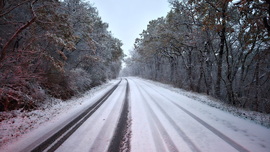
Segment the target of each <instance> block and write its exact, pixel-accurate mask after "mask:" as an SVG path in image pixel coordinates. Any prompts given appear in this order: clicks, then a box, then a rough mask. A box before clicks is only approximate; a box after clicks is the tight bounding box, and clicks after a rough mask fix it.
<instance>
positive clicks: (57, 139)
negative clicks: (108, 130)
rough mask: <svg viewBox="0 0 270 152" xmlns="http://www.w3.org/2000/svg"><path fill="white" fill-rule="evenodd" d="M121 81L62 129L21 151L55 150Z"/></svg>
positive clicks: (39, 151)
mask: <svg viewBox="0 0 270 152" xmlns="http://www.w3.org/2000/svg"><path fill="white" fill-rule="evenodd" d="M121 81H122V79H121V80H120V81H119V82H118V83H117V84H116V85H115V86H114V87H113V88H112V89H110V90H109V91H108V92H107V93H106V94H105V95H104V96H103V97H101V98H100V99H99V100H98V101H97V102H96V103H94V104H93V105H91V106H90V107H89V108H88V109H86V110H85V111H84V112H83V113H81V114H80V115H79V116H77V117H76V118H74V119H73V120H72V121H71V122H69V123H68V124H67V125H66V126H63V128H62V129H60V130H59V131H57V132H56V133H54V134H53V135H51V136H50V137H49V138H47V139H46V140H45V141H43V142H42V143H40V144H39V145H37V146H36V147H35V148H34V149H33V148H32V146H33V145H30V146H31V147H27V148H26V149H24V150H22V151H31V152H41V151H44V150H46V149H47V151H49V152H52V151H55V150H56V149H57V148H58V147H59V146H60V145H61V144H62V143H63V142H64V141H66V139H67V138H68V137H70V136H71V135H72V134H73V133H74V132H75V131H76V130H77V129H78V128H79V127H80V126H81V125H82V124H83V123H84V122H85V121H86V120H87V119H88V118H89V117H90V116H91V115H92V114H93V113H94V112H95V111H96V110H97V109H98V108H99V107H100V106H101V105H102V104H103V103H104V102H105V101H106V100H107V99H108V98H109V96H110V95H111V94H112V93H113V92H114V90H115V89H116V88H117V87H118V85H119V84H120V83H121ZM30 149H31V150H30Z"/></svg>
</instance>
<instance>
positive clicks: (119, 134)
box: [108, 79, 131, 152]
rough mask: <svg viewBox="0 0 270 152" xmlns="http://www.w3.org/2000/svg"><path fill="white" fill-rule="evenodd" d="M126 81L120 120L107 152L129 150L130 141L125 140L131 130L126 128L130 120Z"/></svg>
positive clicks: (128, 91)
mask: <svg viewBox="0 0 270 152" xmlns="http://www.w3.org/2000/svg"><path fill="white" fill-rule="evenodd" d="M126 81H127V86H126V91H125V101H124V104H123V107H122V111H121V114H120V118H119V120H118V123H117V127H116V129H115V132H114V135H113V138H112V140H111V143H110V145H109V148H108V151H110V152H113V151H118V152H120V151H129V150H130V140H129V139H125V138H129V136H130V134H131V130H130V128H129V127H128V125H129V123H130V121H131V118H130V115H129V113H130V110H129V109H130V103H129V102H130V101H129V94H130V88H129V83H128V80H127V79H126Z"/></svg>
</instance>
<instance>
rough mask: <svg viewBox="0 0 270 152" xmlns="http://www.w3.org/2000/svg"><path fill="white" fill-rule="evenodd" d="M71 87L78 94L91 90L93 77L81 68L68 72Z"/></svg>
mask: <svg viewBox="0 0 270 152" xmlns="http://www.w3.org/2000/svg"><path fill="white" fill-rule="evenodd" d="M68 80H69V82H68V83H69V85H70V87H71V88H72V90H74V91H75V92H77V93H80V92H84V91H86V90H89V89H90V88H91V83H92V80H91V76H90V75H89V73H87V72H86V71H85V70H83V69H81V68H77V69H73V70H71V71H69V72H68Z"/></svg>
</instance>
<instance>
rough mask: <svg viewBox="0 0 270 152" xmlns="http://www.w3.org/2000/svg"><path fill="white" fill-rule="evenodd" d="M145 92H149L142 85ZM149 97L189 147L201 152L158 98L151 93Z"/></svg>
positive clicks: (195, 151) (194, 151)
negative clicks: (159, 102) (160, 103)
mask: <svg viewBox="0 0 270 152" xmlns="http://www.w3.org/2000/svg"><path fill="white" fill-rule="evenodd" d="M141 88H142V89H143V90H144V91H145V92H147V91H146V90H145V89H144V88H143V87H141ZM147 95H148V96H149V98H151V99H152V101H154V102H153V103H154V104H155V105H156V106H157V107H158V109H159V110H160V111H161V112H162V113H163V114H164V116H165V117H166V118H167V120H168V121H169V122H170V124H171V125H172V126H173V127H174V129H175V130H176V131H177V133H178V135H179V136H180V137H181V138H182V139H183V140H184V141H185V142H186V143H187V144H188V146H189V148H190V149H191V150H192V151H193V152H201V151H200V149H199V148H198V147H197V146H196V145H195V144H194V143H193V142H192V141H191V139H190V138H189V137H188V136H187V135H186V134H185V132H184V131H183V130H182V129H181V128H180V127H179V126H178V125H177V124H176V122H175V121H174V120H173V119H172V118H171V117H170V116H169V115H168V113H167V112H166V111H165V110H164V109H163V108H162V107H161V106H160V105H159V104H158V103H157V101H156V99H154V98H153V97H152V96H151V95H149V94H148V93H147Z"/></svg>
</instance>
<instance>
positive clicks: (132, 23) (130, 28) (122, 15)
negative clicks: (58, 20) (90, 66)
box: [88, 0, 170, 54]
mask: <svg viewBox="0 0 270 152" xmlns="http://www.w3.org/2000/svg"><path fill="white" fill-rule="evenodd" d="M88 1H89V2H90V3H91V4H94V7H97V9H98V12H99V15H100V16H101V18H102V20H103V21H104V22H106V23H108V24H109V30H110V31H111V32H112V33H113V35H114V37H116V38H118V39H120V40H121V41H122V42H123V44H124V45H123V46H122V49H123V50H124V52H125V54H128V53H129V50H130V49H132V48H133V44H134V42H135V39H136V38H138V37H139V34H140V33H142V31H143V30H144V29H146V28H147V25H148V23H149V21H151V20H153V19H157V18H158V17H162V16H166V15H167V12H169V10H170V6H169V3H168V0H88Z"/></svg>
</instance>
